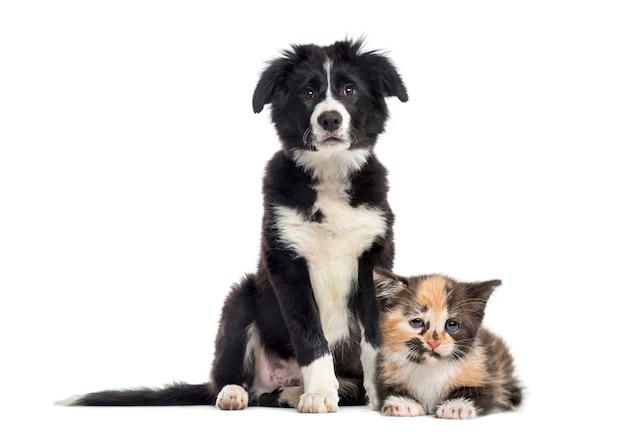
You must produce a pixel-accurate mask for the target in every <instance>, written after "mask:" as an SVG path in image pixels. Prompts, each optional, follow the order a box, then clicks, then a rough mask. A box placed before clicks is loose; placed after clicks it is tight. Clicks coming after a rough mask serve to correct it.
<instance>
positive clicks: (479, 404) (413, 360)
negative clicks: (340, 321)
mask: <svg viewBox="0 0 626 442" xmlns="http://www.w3.org/2000/svg"><path fill="white" fill-rule="evenodd" d="M375 281H376V292H377V299H378V302H379V306H380V309H381V317H380V323H381V331H382V335H383V342H382V345H381V347H380V352H379V356H378V377H379V379H378V380H379V384H378V388H379V399H380V404H381V406H380V411H381V413H382V414H383V415H386V416H420V415H424V414H435V415H436V416H437V417H439V418H446V419H466V418H472V417H476V416H480V415H483V414H487V413H491V412H496V411H505V410H511V409H513V408H515V407H516V406H518V405H519V404H520V403H521V400H522V389H521V387H520V384H519V381H518V380H517V379H516V378H515V376H514V373H513V371H514V367H513V358H512V356H511V354H510V353H509V351H508V349H507V347H506V346H505V344H504V342H503V341H502V340H501V339H500V338H498V337H497V336H495V335H494V334H492V333H491V332H489V331H488V330H486V329H485V328H483V327H481V323H482V320H483V316H484V312H485V306H486V303H487V300H488V299H489V297H490V295H491V293H492V292H493V291H494V289H495V288H496V287H497V286H499V285H500V284H501V282H500V281H499V280H492V281H485V282H475V283H463V282H457V281H455V280H453V279H451V278H448V277H446V276H443V275H438V274H434V275H424V276H413V277H410V278H404V277H401V276H398V275H394V274H392V273H389V272H383V271H381V272H376V275H375Z"/></svg>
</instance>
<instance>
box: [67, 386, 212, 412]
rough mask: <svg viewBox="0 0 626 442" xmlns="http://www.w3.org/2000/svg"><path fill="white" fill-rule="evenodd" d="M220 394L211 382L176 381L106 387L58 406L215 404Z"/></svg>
mask: <svg viewBox="0 0 626 442" xmlns="http://www.w3.org/2000/svg"><path fill="white" fill-rule="evenodd" d="M215 400H216V395H215V394H213V393H212V392H211V389H210V388H209V384H185V383H180V382H176V383H173V384H170V385H167V386H165V387H163V388H136V389H129V390H105V391H98V392H95V393H87V394H85V395H76V396H72V397H69V398H67V399H65V400H62V401H57V402H55V405H69V406H166V405H215Z"/></svg>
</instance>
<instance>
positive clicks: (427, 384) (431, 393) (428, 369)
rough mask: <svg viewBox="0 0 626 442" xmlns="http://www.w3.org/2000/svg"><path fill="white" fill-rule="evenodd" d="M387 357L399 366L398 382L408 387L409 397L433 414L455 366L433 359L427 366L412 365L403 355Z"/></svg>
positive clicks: (454, 371)
mask: <svg viewBox="0 0 626 442" xmlns="http://www.w3.org/2000/svg"><path fill="white" fill-rule="evenodd" d="M381 351H385V350H384V349H383V350H381ZM388 357H389V358H390V359H391V360H392V361H394V362H395V363H397V364H398V366H399V368H398V372H397V379H398V381H399V382H402V383H403V384H404V385H406V386H410V387H411V388H410V390H409V393H410V394H411V396H413V397H415V398H416V399H417V400H418V401H419V402H420V403H421V404H422V405H423V406H424V408H425V409H426V412H427V413H429V414H430V413H433V412H434V411H435V407H436V406H437V405H438V404H439V403H440V402H441V400H442V399H443V392H445V391H446V389H447V386H448V382H449V379H450V377H451V376H452V375H454V374H455V373H456V369H455V366H454V365H453V364H450V362H449V361H443V360H434V359H433V361H432V363H429V364H413V363H407V362H406V358H405V356H404V355H388ZM425 379H427V380H428V381H425Z"/></svg>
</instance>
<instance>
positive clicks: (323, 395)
mask: <svg viewBox="0 0 626 442" xmlns="http://www.w3.org/2000/svg"><path fill="white" fill-rule="evenodd" d="M338 407H339V395H338V394H337V391H336V390H335V391H326V392H323V391H320V392H316V393H304V394H303V395H302V396H300V401H299V402H298V411H299V412H300V413H334V412H335V411H337V408H338Z"/></svg>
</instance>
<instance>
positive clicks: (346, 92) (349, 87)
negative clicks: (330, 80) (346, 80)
mask: <svg viewBox="0 0 626 442" xmlns="http://www.w3.org/2000/svg"><path fill="white" fill-rule="evenodd" d="M355 93H356V89H355V88H354V86H352V85H349V84H348V85H346V86H344V88H343V94H344V95H346V96H349V95H354V94H355Z"/></svg>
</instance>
